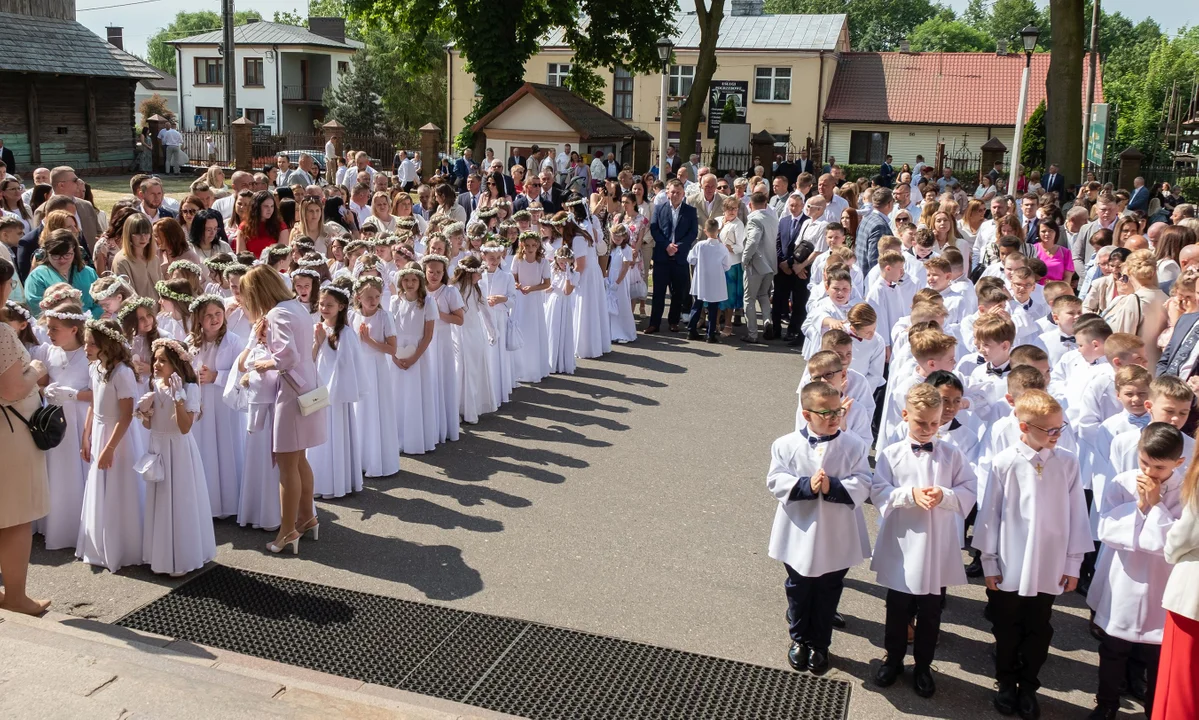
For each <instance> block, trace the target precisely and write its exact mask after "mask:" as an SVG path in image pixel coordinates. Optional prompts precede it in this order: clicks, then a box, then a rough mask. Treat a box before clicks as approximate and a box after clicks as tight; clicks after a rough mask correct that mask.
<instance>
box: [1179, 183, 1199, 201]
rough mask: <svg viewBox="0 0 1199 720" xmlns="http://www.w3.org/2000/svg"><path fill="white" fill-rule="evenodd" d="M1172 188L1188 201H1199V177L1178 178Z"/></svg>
mask: <svg viewBox="0 0 1199 720" xmlns="http://www.w3.org/2000/svg"><path fill="white" fill-rule="evenodd" d="M1174 189H1175V190H1176V191H1178V194H1179V195H1180V196H1182V199H1183V200H1185V201H1187V202H1189V203H1199V177H1188V178H1180V179H1179V181H1178V182H1177V183H1175V184H1174Z"/></svg>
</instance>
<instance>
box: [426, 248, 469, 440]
mask: <svg viewBox="0 0 1199 720" xmlns="http://www.w3.org/2000/svg"><path fill="white" fill-rule="evenodd" d="M449 265H450V261H449V260H448V259H446V257H445V256H444V255H425V256H424V257H423V258H421V266H422V267H423V269H424V271H425V287H426V288H428V292H429V295H428V298H429V299H428V301H429V302H433V303H434V304H436V305H437V325H436V328H435V330H434V331H433V356H432V358H431V359H432V360H433V361H434V362H435V363H436V364H437V381H438V382H437V387H438V392H439V397H438V400H437V437H438V441H439V442H445V441H446V440H450V441H455V442H456V441H457V440H458V406H459V404H460V402H461V400H460V399H459V398H460V397H461V395H462V385H461V383H460V382H459V380H458V371H457V367H456V366H455V364H454V338H453V331H452V327H453V326H454V325H461V324H462V321H463V317H464V315H465V311H464V308H463V304H462V295H461V294H460V293H459V292H458V288H456V287H454V286H453V285H446V284H445V279H446V268H448V267H449Z"/></svg>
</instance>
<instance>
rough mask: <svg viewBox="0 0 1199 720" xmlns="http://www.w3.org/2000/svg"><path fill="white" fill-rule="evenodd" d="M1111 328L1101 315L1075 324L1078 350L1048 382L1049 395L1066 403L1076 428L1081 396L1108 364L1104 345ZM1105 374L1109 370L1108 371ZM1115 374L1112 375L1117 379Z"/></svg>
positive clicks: (1065, 357)
mask: <svg viewBox="0 0 1199 720" xmlns="http://www.w3.org/2000/svg"><path fill="white" fill-rule="evenodd" d="M1111 334H1112V329H1111V327H1109V326H1108V324H1107V323H1106V322H1104V321H1103V318H1101V317H1099V316H1098V315H1083V316H1082V317H1080V318H1078V322H1076V323H1074V337H1075V339H1076V340H1077V342H1078V349H1077V350H1071V351H1070V352H1067V353H1066V354H1065V355H1063V356H1062V359H1061V360H1059V361H1058V364H1057V365H1054V366H1053V373H1052V377H1051V378H1050V381H1049V393H1050V394H1051V395H1053V396H1054V397H1062V398H1065V400H1066V417H1067V419H1068V420H1069V421H1070V423H1071V424H1073V425H1076V426H1077V422H1078V414H1079V410H1080V408H1081V407H1082V395H1083V391H1084V390H1086V387H1087V383H1089V382H1090V381H1091V377H1092V376H1094V375H1095V373H1096V372H1097V371H1098V370H1099V368H1101V367H1102V366H1104V365H1106V364H1107V357H1106V356H1105V355H1104V354H1103V345H1104V343H1105V342H1107V339H1108V338H1109V337H1111ZM1105 372H1106V371H1105ZM1114 375H1115V373H1114V372H1113V373H1112V376H1114ZM1096 424H1098V423H1096Z"/></svg>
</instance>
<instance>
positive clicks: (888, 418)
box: [875, 330, 957, 453]
mask: <svg viewBox="0 0 1199 720" xmlns="http://www.w3.org/2000/svg"><path fill="white" fill-rule="evenodd" d="M908 346H909V347H910V348H911V350H912V357H913V358H914V359H915V360H916V371H915V372H913V373H906V374H904V375H903V376H902V377H896V376H894V375H893V376H892V377H891V380H890V381H889V382H888V384H887V396H886V399H885V400H884V401H883V413H882V420H881V422H880V424H879V429H878V442H877V443H876V444H875V451H876V453H877V452H882V451H883V450H885V449H886V447H887V446H888V445H890V444H892V443H895V442H899V440H901V439H902V438H903V433H904V429H903V407H904V398H906V397H907V396H908V390H910V389H911V388H912V386H913V385H916V384H918V383H922V382H924V379H925V378H927V377H928V376H929V375H931V374H932V373H933V372H935V371H937V370H952V369H953V358H954V348H955V347H956V346H957V340H955V339H954V338H953V336H951V335H946V334H945V333H943V332H940V331H937V330H923V331H916V332H913V333H912V334H911V338H910V339H909V341H908ZM896 375H898V373H896Z"/></svg>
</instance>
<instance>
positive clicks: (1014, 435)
mask: <svg viewBox="0 0 1199 720" xmlns="http://www.w3.org/2000/svg"><path fill="white" fill-rule="evenodd" d="M1004 405H1005V406H1006V407H1007V408H1008V412H1007V414H1006V415H1004V416H1003V417H1001V418H999V419H998V420H996V421H995V422H993V423H991V424H989V425H987V426H985V428H984V433H983V438H982V447H981V448H980V449H979V454H978V470H979V473H980V474H979V477H978V497H979V498H980V499H981V498H982V496H983V493H984V491H985V490H986V489H987V481H988V480H989V479H990V474H991V466H992V465H994V463H995V458H997V457H999V455H1000V454H1001V453H1002V452H1003V451H1004V450H1007V449H1008V448H1010V447H1012V446H1014V445H1020V444H1021V442H1022V441H1021V440H1020V419H1019V418H1017V417H1016V411H1015V410H1014V409H1013V408H1012V407H1011V406H1009V405H1007V403H1006V401H1005V403H1004ZM1057 449H1059V450H1065V451H1067V452H1069V453H1071V454H1073V455H1074V457H1075V458H1079V457H1080V455H1079V450H1080V448H1079V447H1078V438H1077V436H1075V435H1074V430H1073V429H1071V427H1070V426H1069V425H1066V427H1065V428H1064V429H1063V430H1062V436H1061V438H1059V439H1058V441H1057ZM1082 465H1083V462H1082V461H1081V460H1079V476H1080V479H1081V480H1082V489H1083V490H1087V489H1089V488H1090V487H1091V484H1090V476H1089V473H1085V472H1083V471H1082ZM1088 467H1089V464H1088Z"/></svg>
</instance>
